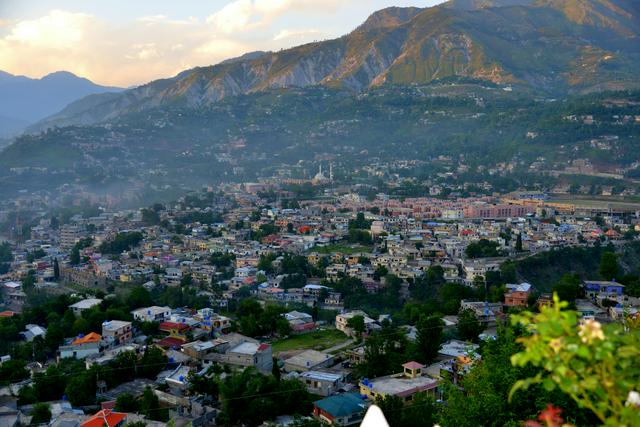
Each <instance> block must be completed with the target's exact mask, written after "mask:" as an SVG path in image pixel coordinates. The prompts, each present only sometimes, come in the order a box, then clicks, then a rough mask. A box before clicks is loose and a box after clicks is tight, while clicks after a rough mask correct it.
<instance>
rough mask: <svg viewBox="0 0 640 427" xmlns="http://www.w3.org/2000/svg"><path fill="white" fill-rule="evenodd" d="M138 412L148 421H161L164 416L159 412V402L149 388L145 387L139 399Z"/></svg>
mask: <svg viewBox="0 0 640 427" xmlns="http://www.w3.org/2000/svg"><path fill="white" fill-rule="evenodd" d="M140 412H141V413H142V414H144V416H146V417H147V418H149V419H152V420H156V421H162V420H163V419H164V418H165V414H164V413H163V411H161V410H160V401H159V399H158V396H156V395H155V394H154V393H153V391H152V390H151V388H150V387H146V388H145V389H144V392H143V393H142V399H140Z"/></svg>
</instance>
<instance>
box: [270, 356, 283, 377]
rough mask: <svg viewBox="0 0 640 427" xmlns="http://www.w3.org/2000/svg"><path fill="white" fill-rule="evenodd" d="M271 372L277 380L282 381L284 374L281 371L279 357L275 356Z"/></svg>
mask: <svg viewBox="0 0 640 427" xmlns="http://www.w3.org/2000/svg"><path fill="white" fill-rule="evenodd" d="M271 374H272V375H273V377H274V378H275V379H276V381H280V377H281V375H282V374H281V372H280V367H279V366H278V359H277V358H275V357H274V358H273V366H272V367H271Z"/></svg>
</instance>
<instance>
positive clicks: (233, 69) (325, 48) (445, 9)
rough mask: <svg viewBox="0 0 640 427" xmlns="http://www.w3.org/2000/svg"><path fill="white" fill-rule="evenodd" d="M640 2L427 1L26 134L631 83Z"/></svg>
mask: <svg viewBox="0 0 640 427" xmlns="http://www.w3.org/2000/svg"><path fill="white" fill-rule="evenodd" d="M639 8H640V6H639V5H638V3H637V2H635V1H634V0H452V1H450V2H447V3H444V4H442V5H439V6H435V7H431V8H426V9H419V8H397V7H394V8H388V9H384V10H382V11H379V12H376V13H374V14H373V15H372V16H371V17H370V18H369V19H367V21H366V22H365V23H364V24H362V25H361V26H360V27H358V28H357V29H356V30H354V31H353V32H351V33H350V34H347V35H345V36H343V37H341V38H338V39H334V40H327V41H322V42H317V43H309V44H306V45H302V46H298V47H294V48H292V49H288V50H284V51H281V52H260V53H259V54H257V55H249V56H247V57H245V58H242V57H241V58H237V59H235V60H232V61H225V62H223V63H220V64H217V65H214V66H208V67H199V68H194V69H192V70H187V71H184V72H182V73H180V74H179V75H177V76H175V77H173V78H170V79H164V80H158V81H154V82H151V83H149V84H146V85H143V86H140V87H138V88H135V89H131V90H128V91H125V92H123V93H121V94H119V95H118V96H111V95H109V96H104V97H98V98H96V97H92V98H90V99H83V100H80V101H78V102H76V103H74V104H72V105H70V106H69V107H68V108H67V109H65V110H63V111H62V112H61V113H59V114H56V115H54V116H52V117H49V118H47V119H46V120H44V121H43V122H41V123H39V124H37V125H36V126H35V127H33V128H32V129H31V130H32V131H39V130H43V129H46V128H48V127H51V126H64V125H72V124H83V125H86V124H92V123H97V122H102V121H105V120H110V119H113V118H115V117H118V116H121V115H123V114H126V113H130V112H135V111H144V110H145V109H149V108H155V107H159V106H166V105H176V104H178V105H183V106H189V107H200V106H204V105H211V104H214V103H216V102H219V101H220V100H222V99H224V98H226V97H229V96H237V95H241V94H248V93H254V92H259V91H263V90H267V89H273V88H291V87H307V86H313V85H323V86H327V87H335V88H343V89H349V90H354V91H360V90H363V89H366V88H370V87H376V86H380V85H384V84H425V83H430V82H433V81H437V80H439V79H446V78H450V77H465V78H472V79H478V80H485V81H489V82H493V83H497V84H511V85H521V86H526V87H529V88H531V89H532V90H535V91H539V92H543V93H549V94H562V93H576V92H578V93H579V92H589V91H594V90H595V91H601V90H608V89H624V88H631V87H637V86H638V84H639V83H638V81H637V75H638V74H639V73H640V37H639V35H640V19H639V15H640V14H639Z"/></svg>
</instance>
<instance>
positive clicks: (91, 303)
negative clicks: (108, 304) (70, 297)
mask: <svg viewBox="0 0 640 427" xmlns="http://www.w3.org/2000/svg"><path fill="white" fill-rule="evenodd" d="M101 302H102V300H101V299H99V298H87V299H83V300H82V301H78V302H77V303H75V304H71V305H70V306H69V307H70V308H77V309H79V310H85V309H89V308H91V307H95V306H96V305H98V304H100V303H101Z"/></svg>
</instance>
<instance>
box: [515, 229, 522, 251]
mask: <svg viewBox="0 0 640 427" xmlns="http://www.w3.org/2000/svg"><path fill="white" fill-rule="evenodd" d="M516 251H517V252H522V233H518V237H517V238H516Z"/></svg>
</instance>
